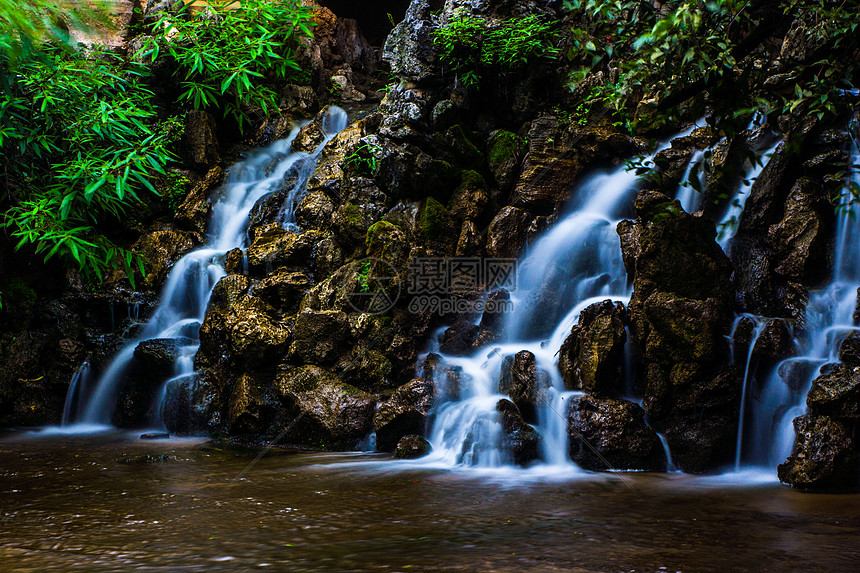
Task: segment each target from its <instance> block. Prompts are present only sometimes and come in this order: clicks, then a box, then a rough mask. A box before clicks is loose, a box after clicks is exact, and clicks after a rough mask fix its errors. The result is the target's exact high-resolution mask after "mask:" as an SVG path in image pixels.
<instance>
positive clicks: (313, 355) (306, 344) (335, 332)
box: [290, 310, 351, 365]
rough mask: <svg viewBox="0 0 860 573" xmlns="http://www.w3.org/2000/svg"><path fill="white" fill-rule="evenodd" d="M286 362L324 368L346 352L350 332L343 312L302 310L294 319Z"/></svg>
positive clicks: (349, 340)
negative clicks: (288, 356) (288, 357)
mask: <svg viewBox="0 0 860 573" xmlns="http://www.w3.org/2000/svg"><path fill="white" fill-rule="evenodd" d="M293 338H294V340H293V343H292V344H291V345H290V359H291V360H294V361H299V362H300V363H304V364H317V365H327V364H331V363H333V362H334V361H335V360H336V359H337V357H338V355H340V354H341V353H343V352H345V351H346V350H348V349H349V344H350V342H351V333H350V328H349V321H348V319H347V316H346V313H344V312H342V311H339V310H320V311H310V310H308V311H304V312H301V313H299V314H298V316H296V326H295V330H294V332H293Z"/></svg>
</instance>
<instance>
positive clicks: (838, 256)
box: [737, 139, 860, 467]
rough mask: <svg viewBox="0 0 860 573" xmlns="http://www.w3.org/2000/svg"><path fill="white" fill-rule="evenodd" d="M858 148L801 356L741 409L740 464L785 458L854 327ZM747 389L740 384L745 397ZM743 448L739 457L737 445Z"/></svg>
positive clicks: (858, 283)
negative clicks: (799, 421)
mask: <svg viewBox="0 0 860 573" xmlns="http://www.w3.org/2000/svg"><path fill="white" fill-rule="evenodd" d="M858 163H860V149H858V145H857V141H856V139H852V144H851V152H850V165H851V167H850V169H849V173H850V175H849V177H848V181H847V182H846V183H847V184H846V185H845V187H844V190H843V193H842V197H841V200H840V205H839V209H838V213H837V224H836V237H835V241H834V256H833V261H834V263H833V274H832V278H831V281H830V283H829V284H828V285H827V286H825V287H824V288H822V289H821V290H819V291H814V292H810V296H809V302H808V304H807V307H806V315H805V318H806V330H805V334H804V336H803V338H802V340H801V341H800V348H801V350H800V355H798V356H796V357H793V358H789V359H787V360H784V361H782V362H781V363H780V364H779V365H778V366H777V367H776V368H775V369H774V370H773V372H772V373H771V374H770V376H769V377H768V378H767V380H766V381H765V382H764V385H763V386H762V389H761V392H760V393H759V394H758V395H751V396H750V398H752V400H749V399H747V400H746V402H751V403H745V404H744V406H743V407H744V408H746V412H744V411H742V412H741V419H743V417H744V415H745V414H746V417H747V418H746V419H747V420H748V421H749V423H748V424H746V426H745V427H742V428H741V430H740V432H739V436H738V449H739V451H738V453H737V460H738V463H739V464H740V462H741V461H743V462H744V463H745V464H750V465H759V466H765V465H766V466H771V467H772V466H774V465H776V464H777V463H780V462H782V461H783V460H785V458H786V457H788V455H789V454H790V453H791V449H792V447H793V445H794V428H793V426H792V421H793V420H794V419H795V418H796V417H798V416H801V415H803V414H804V413H805V411H806V395H807V393H808V392H809V389H810V387H811V386H812V382H813V380H814V379H815V378H816V377H817V376H818V374H819V372H820V369H821V367H822V366H823V365H825V364H829V363H833V362H836V361H837V360H838V354H839V345H840V343H841V341H842V340H843V339H844V338H845V336H847V335H848V334H850V333H851V332H854V331H857V330H858V326H857V325H856V324H855V320H854V313H855V310H856V308H857V302H858V300H857V292H858V288H860V248H858V246H860V203H858V202H857V200H856V198H855V197H854V196H853V194H852V192H851V188H852V185H857V184H860V170H858V168H857V165H858ZM748 393H749V390H748V389H746V388H745V396H746V394H748ZM742 444H743V445H744V447H745V448H747V449H746V450H745V451H744V452H743V460H741V452H740V446H741V445H742Z"/></svg>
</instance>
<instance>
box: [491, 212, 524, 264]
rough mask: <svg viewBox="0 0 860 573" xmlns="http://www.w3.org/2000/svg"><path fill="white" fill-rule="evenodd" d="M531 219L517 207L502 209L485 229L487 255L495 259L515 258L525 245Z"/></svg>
mask: <svg viewBox="0 0 860 573" xmlns="http://www.w3.org/2000/svg"><path fill="white" fill-rule="evenodd" d="M532 219H533V217H532V215H531V214H530V213H529V212H528V211H524V210H523V209H518V208H517V207H510V206H509V207H504V208H503V209H502V210H501V211H499V212H498V213H497V214H496V216H495V217H494V218H493V220H492V222H490V226H489V228H488V229H487V255H488V256H489V257H491V258H495V259H506V258H516V257H517V255H519V253H520V251H521V250H522V249H523V247H524V246H525V243H526V237H527V236H528V229H529V223H531V221H532Z"/></svg>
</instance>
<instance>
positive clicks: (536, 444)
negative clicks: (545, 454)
mask: <svg viewBox="0 0 860 573" xmlns="http://www.w3.org/2000/svg"><path fill="white" fill-rule="evenodd" d="M496 411H497V412H498V413H499V422H500V423H501V424H502V433H503V437H502V445H503V446H504V448H505V449H506V450H507V451H508V452H510V454H511V456H512V457H513V460H512V461H513V462H514V463H515V464H517V465H521V466H527V465H529V464H530V463H532V462H534V461H536V460H538V459H539V458H540V434H539V433H538V432H537V431H536V430H535V429H534V428H532V427H531V426H530V425H528V424H527V423H526V422H525V420H523V418H522V416H521V415H520V412H519V410H517V407H516V405H515V404H514V403H513V402H511V401H510V400H499V401H498V403H497V404H496Z"/></svg>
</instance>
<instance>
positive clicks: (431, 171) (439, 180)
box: [419, 159, 457, 197]
mask: <svg viewBox="0 0 860 573" xmlns="http://www.w3.org/2000/svg"><path fill="white" fill-rule="evenodd" d="M456 180H457V170H456V169H455V168H454V167H453V166H452V165H451V164H450V163H448V162H447V161H442V160H441V159H435V160H433V161H432V162H431V163H430V165H429V166H428V167H427V168H426V169H425V170H424V173H422V177H421V181H420V183H419V188H420V190H421V193H422V194H423V195H424V196H425V197H430V196H433V197H447V196H448V194H449V193H450V191H451V188H452V187H453V186H454V184H455V182H456Z"/></svg>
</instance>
